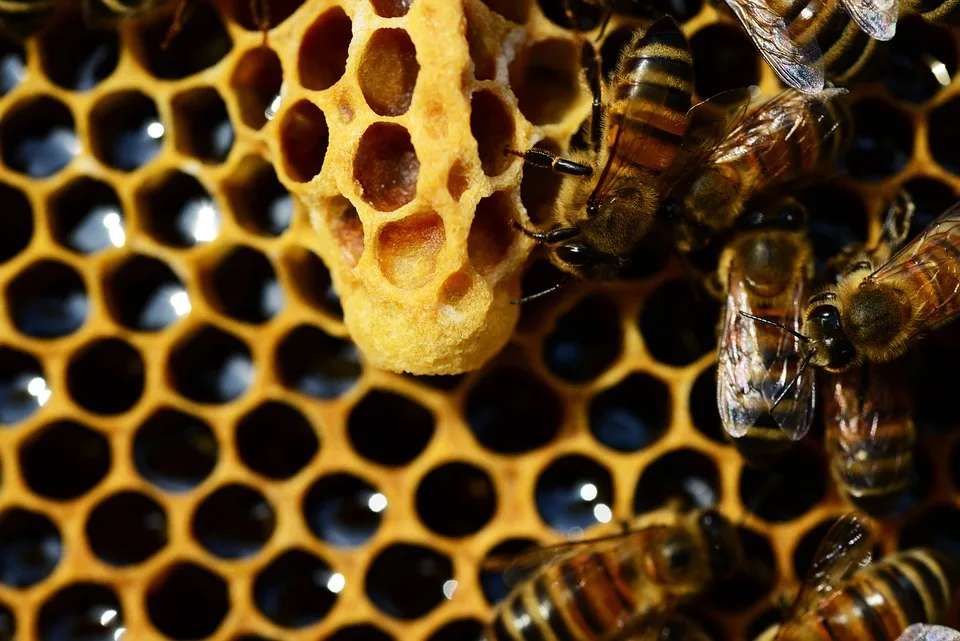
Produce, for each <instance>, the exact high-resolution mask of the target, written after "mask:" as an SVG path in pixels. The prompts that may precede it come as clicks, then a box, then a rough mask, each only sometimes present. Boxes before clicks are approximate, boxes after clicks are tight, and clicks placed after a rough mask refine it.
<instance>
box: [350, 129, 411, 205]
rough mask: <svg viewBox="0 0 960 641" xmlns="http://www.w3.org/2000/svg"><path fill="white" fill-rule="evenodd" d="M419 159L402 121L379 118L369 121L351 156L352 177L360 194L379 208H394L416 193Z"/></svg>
mask: <svg viewBox="0 0 960 641" xmlns="http://www.w3.org/2000/svg"><path fill="white" fill-rule="evenodd" d="M419 175H420V160H419V159H418V158H417V152H416V151H415V150H414V148H413V143H412V142H410V134H409V133H408V132H407V130H406V129H405V128H404V127H403V126H402V125H394V124H390V123H386V122H378V123H374V124H372V125H370V127H368V128H367V130H366V131H365V132H363V136H361V137H360V144H359V145H358V147H357V153H356V155H355V156H354V159H353V177H354V179H355V180H356V181H357V182H359V183H360V187H361V189H362V193H361V196H362V197H363V200H364V201H366V203H367V204H369V205H370V206H372V207H373V208H375V209H378V210H380V211H393V210H395V209H399V208H400V207H402V206H404V205H406V204H407V203H409V202H410V201H411V200H413V199H414V198H416V196H417V177H418V176H419Z"/></svg>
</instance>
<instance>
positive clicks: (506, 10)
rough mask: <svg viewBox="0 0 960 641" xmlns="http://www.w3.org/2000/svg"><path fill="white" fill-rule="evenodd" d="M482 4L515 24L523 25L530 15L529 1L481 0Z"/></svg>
mask: <svg viewBox="0 0 960 641" xmlns="http://www.w3.org/2000/svg"><path fill="white" fill-rule="evenodd" d="M483 4H485V5H487V6H488V7H489V8H490V10H491V11H493V12H495V13H499V14H500V15H501V16H503V17H504V18H506V19H507V20H509V21H511V22H516V23H517V24H525V23H526V22H527V16H529V15H530V0H483Z"/></svg>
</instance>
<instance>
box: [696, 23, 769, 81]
mask: <svg viewBox="0 0 960 641" xmlns="http://www.w3.org/2000/svg"><path fill="white" fill-rule="evenodd" d="M690 50H691V52H692V53H693V77H694V78H696V92H697V95H698V96H701V97H703V98H709V97H710V96H713V95H716V94H718V93H720V92H721V91H726V90H728V89H739V88H740V87H749V86H750V85H756V84H758V83H759V82H760V64H759V55H758V54H757V49H756V47H754V46H753V42H751V40H750V37H749V36H748V35H747V34H746V33H745V32H744V31H743V30H742V29H740V28H739V25H736V26H735V25H732V24H724V23H716V24H712V25H710V26H708V27H704V28H703V29H699V30H697V32H696V33H695V34H693V37H692V38H691V39H690Z"/></svg>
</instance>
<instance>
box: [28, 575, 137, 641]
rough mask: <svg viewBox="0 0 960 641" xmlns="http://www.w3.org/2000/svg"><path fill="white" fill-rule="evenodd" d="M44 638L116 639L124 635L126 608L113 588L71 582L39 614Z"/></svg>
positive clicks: (75, 640)
mask: <svg viewBox="0 0 960 641" xmlns="http://www.w3.org/2000/svg"><path fill="white" fill-rule="evenodd" d="M36 626H37V637H38V638H39V639H40V641H114V640H115V639H118V638H120V637H122V636H123V635H124V633H125V632H126V628H125V627H124V621H123V607H122V606H121V605H120V599H118V598H117V595H116V594H115V593H114V591H113V589H112V588H110V587H107V586H106V585H101V584H99V583H71V584H68V585H67V586H66V587H64V588H61V589H60V590H58V591H57V592H55V593H54V594H53V596H51V597H50V598H48V599H47V600H46V601H45V602H44V603H43V605H42V606H40V611H39V612H38V613H37V618H36Z"/></svg>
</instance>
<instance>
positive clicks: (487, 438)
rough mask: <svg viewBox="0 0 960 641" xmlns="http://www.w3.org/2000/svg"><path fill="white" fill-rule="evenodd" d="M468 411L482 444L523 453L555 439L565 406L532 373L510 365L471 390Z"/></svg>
mask: <svg viewBox="0 0 960 641" xmlns="http://www.w3.org/2000/svg"><path fill="white" fill-rule="evenodd" d="M464 413H465V414H466V418H467V422H468V423H469V424H470V430H471V431H472V432H473V435H474V436H475V437H476V438H477V440H478V441H479V442H480V444H481V445H482V446H484V447H485V448H487V449H489V450H492V451H494V452H498V453H500V454H523V453H525V452H529V451H531V450H535V449H537V448H538V447H543V446H544V445H546V444H547V443H549V442H550V441H552V440H553V438H554V437H555V436H556V435H557V432H559V431H560V422H561V420H562V419H563V406H562V405H561V403H560V399H559V398H557V396H556V395H555V394H554V393H553V391H552V390H551V389H550V388H549V387H547V386H546V385H545V384H543V383H542V382H541V381H540V380H538V379H537V378H535V377H534V376H533V375H532V374H530V373H528V372H526V371H524V370H522V369H519V368H513V367H507V368H500V369H495V370H492V371H490V372H488V373H486V374H484V376H483V378H481V379H480V380H479V381H478V382H477V383H476V384H475V385H474V386H473V388H472V389H470V391H469V392H467V398H466V401H465V404H464Z"/></svg>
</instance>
